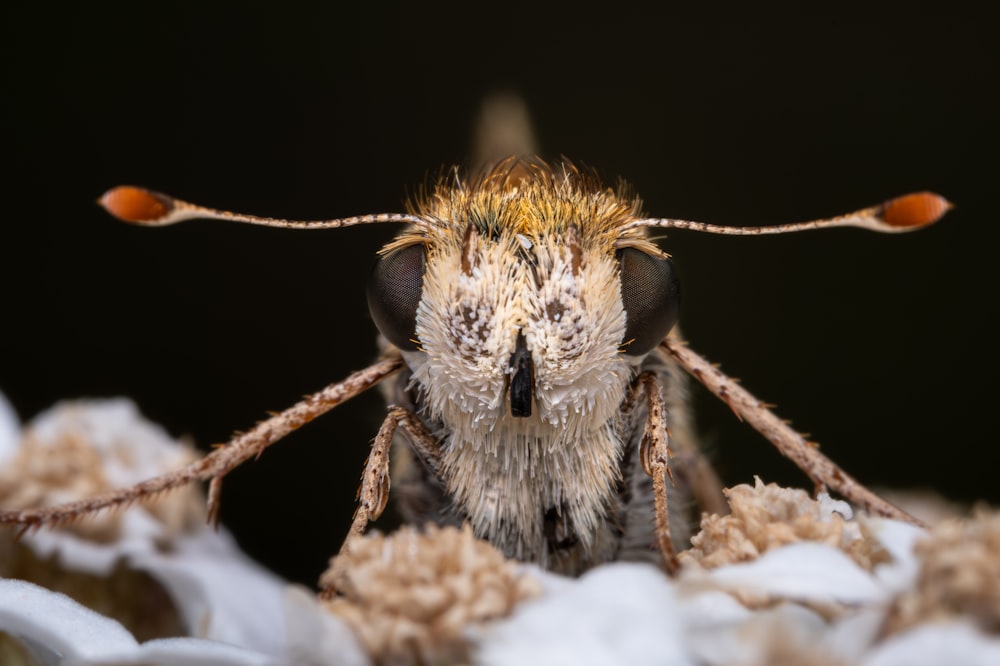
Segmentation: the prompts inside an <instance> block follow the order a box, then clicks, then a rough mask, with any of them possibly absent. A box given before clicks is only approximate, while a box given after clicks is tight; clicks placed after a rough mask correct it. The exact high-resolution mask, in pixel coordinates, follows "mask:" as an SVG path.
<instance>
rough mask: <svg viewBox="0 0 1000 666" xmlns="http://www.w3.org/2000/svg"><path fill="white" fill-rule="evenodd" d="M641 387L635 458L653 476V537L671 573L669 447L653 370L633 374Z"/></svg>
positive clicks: (673, 555) (673, 560) (673, 559)
mask: <svg viewBox="0 0 1000 666" xmlns="http://www.w3.org/2000/svg"><path fill="white" fill-rule="evenodd" d="M639 389H641V390H642V392H643V394H644V395H645V396H646V403H647V409H648V412H647V416H646V425H645V429H644V432H643V435H642V442H641V443H640V444H639V458H640V460H641V461H642V468H643V470H644V471H645V472H646V474H648V475H649V476H650V477H651V478H652V479H653V501H654V504H655V508H656V539H657V542H658V543H659V545H660V551H661V552H662V553H663V562H664V565H665V566H666V569H667V573H670V574H674V573H676V572H677V570H678V569H679V568H680V564H679V563H678V561H677V553H676V552H675V551H674V544H673V542H672V541H671V540H670V515H669V513H668V507H667V477H668V476H669V477H670V479H671V482H672V481H673V473H672V472H671V471H670V449H669V442H668V433H667V426H666V423H665V412H666V410H665V408H664V406H663V394H662V392H661V390H660V383H659V381H658V380H657V378H656V373H653V372H643V373H642V374H640V375H639V376H638V377H636V382H635V390H639Z"/></svg>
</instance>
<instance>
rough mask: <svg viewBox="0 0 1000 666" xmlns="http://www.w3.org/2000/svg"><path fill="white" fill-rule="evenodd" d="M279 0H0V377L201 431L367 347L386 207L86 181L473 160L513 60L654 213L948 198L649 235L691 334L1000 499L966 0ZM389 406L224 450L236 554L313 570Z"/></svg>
mask: <svg viewBox="0 0 1000 666" xmlns="http://www.w3.org/2000/svg"><path fill="white" fill-rule="evenodd" d="M371 4H373V5H374V4H375V3H371ZM267 7H268V8H267V9H261V8H256V7H254V6H252V5H247V4H242V5H236V6H232V7H228V8H224V7H223V6H222V5H212V6H211V7H208V8H206V7H198V8H195V7H194V6H193V5H192V6H190V7H187V8H184V7H183V6H177V5H170V6H160V7H153V6H152V5H149V6H147V5H142V6H140V5H139V4H138V3H136V4H135V5H133V6H132V7H130V8H128V9H117V10H112V9H108V8H99V7H96V6H94V3H88V4H87V5H82V4H81V5H80V6H76V7H75V8H59V9H56V8H54V7H52V6H49V5H42V4H41V3H36V5H35V7H34V8H31V9H27V8H23V7H12V6H11V5H10V4H8V5H6V6H5V7H4V9H3V10H2V11H3V13H4V20H3V27H2V28H0V30H2V41H3V44H2V46H0V48H2V56H3V66H4V68H5V71H4V76H3V111H2V112H3V114H4V124H3V128H4V133H5V135H6V140H5V141H4V143H5V144H6V148H5V149H4V150H3V155H4V158H5V159H4V163H5V166H6V172H7V175H6V176H5V177H4V179H3V181H2V182H3V183H4V192H3V197H4V199H3V200H4V202H5V205H4V208H3V213H2V215H3V221H2V226H0V253H2V262H0V280H2V283H3V285H4V288H3V300H2V302H0V308H2V312H3V315H2V318H0V340H2V342H3V348H2V356H0V389H2V390H3V391H4V392H5V393H6V395H7V396H8V397H9V399H10V400H11V401H12V402H13V404H14V405H15V407H16V408H17V410H18V411H19V413H20V414H21V416H22V418H25V419H27V418H30V416H32V415H33V414H35V413H36V412H38V411H40V410H41V409H44V408H46V407H48V406H49V405H51V404H52V403H54V402H55V401H57V400H59V399H63V398H72V397H82V396H88V397H97V396H114V395H126V396H130V397H132V398H133V399H135V400H136V401H137V402H138V404H139V405H140V407H141V409H142V410H143V412H144V413H145V414H146V415H147V416H148V417H149V418H151V419H152V420H154V421H156V422H159V423H162V424H164V425H165V426H166V427H167V428H168V429H169V431H170V432H171V433H173V434H175V435H182V434H186V435H190V436H191V437H193V438H194V439H195V440H196V441H197V442H198V443H199V445H201V446H208V445H210V444H212V443H218V442H224V441H226V440H227V439H228V437H229V435H230V433H231V432H233V431H234V430H239V429H246V428H247V427H249V426H250V425H252V424H253V423H254V422H256V421H257V420H258V419H260V418H262V417H263V416H264V415H265V414H266V412H267V411H268V410H276V409H280V408H282V407H285V406H288V405H290V404H292V403H293V402H294V401H295V400H297V399H298V398H299V397H300V396H301V395H303V394H305V393H308V392H311V391H314V390H317V389H319V388H321V387H322V386H324V385H325V384H327V383H329V382H332V381H334V380H337V379H339V378H342V377H344V376H345V375H347V374H348V373H349V372H350V371H352V370H355V369H358V368H360V367H363V366H364V365H366V363H367V362H368V361H369V360H370V359H371V358H372V357H373V355H374V352H375V348H374V328H373V326H372V324H371V322H370V319H369V317H368V314H367V309H366V306H365V303H364V284H365V279H366V277H367V272H368V270H369V267H370V264H371V261H372V256H373V254H374V252H375V251H376V250H377V249H378V248H379V247H380V245H381V243H383V242H384V241H386V240H387V239H388V238H390V237H391V235H392V233H393V231H394V230H393V228H391V227H389V226H385V225H382V226H374V227H366V228H356V229H347V230H340V231H329V232H293V231H282V230H272V229H257V228H248V227H241V226H233V225H226V224H223V223H217V222H215V223H213V222H207V223H190V224H187V225H181V226H178V227H171V228H167V229H159V230H149V229H140V228H132V227H129V226H127V225H124V224H121V223H118V222H115V221H114V220H112V219H111V218H110V217H108V216H107V215H105V214H104V213H103V212H102V211H101V210H99V209H98V208H97V207H96V206H95V205H94V200H95V199H96V198H97V197H98V196H99V195H100V194H101V192H103V191H104V190H105V189H107V188H108V187H110V186H112V185H115V184H118V183H136V184H142V185H146V186H149V187H153V188H155V189H159V190H162V191H166V192H170V193H172V194H175V195H177V196H180V197H182V198H185V199H187V200H190V201H195V202H198V203H203V204H205V205H210V206H216V207H222V208H228V209H236V210H241V211H246V212H252V213H257V214H261V215H274V216H285V217H292V218H327V217H338V216H346V215H354V214H360V213H374V212H395V211H399V210H401V201H402V199H403V197H404V195H405V194H406V192H407V191H408V189H409V190H411V191H412V189H413V187H415V186H416V185H419V184H420V183H422V182H423V181H424V179H425V174H426V173H428V172H436V171H437V170H438V168H439V167H441V166H442V165H446V164H451V163H454V162H456V161H461V160H462V159H464V157H465V156H466V154H467V151H468V148H469V138H470V137H469V135H470V130H471V123H472V120H473V117H474V115H475V112H476V109H477V106H478V104H479V102H480V101H481V99H482V98H483V96H484V95H485V94H487V93H488V92H490V91H492V90H495V89H497V88H513V89H516V90H518V91H519V92H521V93H522V94H523V95H524V96H525V97H526V99H527V101H528V102H529V104H530V106H531V108H532V111H533V115H534V119H535V122H536V126H537V130H538V134H539V137H540V141H541V145H542V148H543V152H544V153H545V154H546V155H548V156H550V157H551V156H558V155H559V154H565V155H567V156H570V157H572V158H574V159H575V160H579V161H581V162H583V163H586V164H590V165H593V166H595V167H597V168H598V169H599V170H600V171H601V172H602V173H603V174H605V175H606V176H607V177H608V178H609V179H613V178H615V177H617V176H619V175H620V176H623V177H625V178H626V179H628V180H629V181H631V182H632V183H633V184H634V185H635V186H636V188H637V189H638V191H639V192H640V193H641V194H642V195H643V196H644V198H645V201H646V204H647V209H648V211H649V212H650V213H651V214H653V215H659V216H670V217H680V218H687V219H696V220H704V221H711V222H716V223H721V224H741V225H742V224H747V225H753V224H768V223H777V222H789V221H797V220H802V219H811V218H814V217H820V216H826V215H832V214H837V213H842V212H846V211H849V210H853V209H856V208H860V207H863V206H867V205H871V204H875V203H878V202H880V201H881V200H883V199H885V198H888V197H890V196H894V195H897V194H901V193H904V192H908V191H913V190H921V189H933V190H936V191H939V192H941V193H942V194H944V195H946V196H947V197H948V198H950V199H951V200H953V201H954V202H955V203H956V205H957V207H956V209H955V210H954V211H952V212H951V213H950V214H949V215H948V217H947V218H946V219H945V220H944V221H943V222H942V223H941V224H939V225H936V226H934V227H932V228H929V229H926V230H923V231H920V232H919V233H914V234H904V235H892V236H888V235H886V236H883V235H877V234H872V233H868V232H864V231H858V230H831V231H827V232H820V233H812V234H798V235H792V236H782V237H767V238H726V237H717V236H701V235H695V234H684V233H682V232H674V233H671V234H670V238H669V239H668V240H667V241H666V247H667V248H668V250H669V251H670V252H671V253H672V254H673V255H674V257H675V262H676V264H677V265H678V270H679V271H680V273H681V279H682V284H683V289H684V304H683V309H682V315H681V316H682V325H683V328H684V331H685V333H686V336H687V337H688V339H689V340H690V342H691V345H692V347H693V348H695V349H696V350H698V351H700V352H701V353H702V354H704V355H706V356H708V357H709V358H711V359H712V360H714V361H717V362H719V363H721V365H722V368H723V369H724V370H726V371H727V372H729V373H730V374H732V375H735V376H737V377H739V378H741V379H742V381H743V383H744V385H745V386H746V387H748V388H750V389H751V390H752V391H753V392H755V393H756V394H757V395H758V396H759V397H761V398H762V399H765V400H767V401H769V402H773V403H776V404H777V405H778V412H779V414H781V415H782V416H784V417H786V418H790V419H792V420H793V421H794V424H795V425H796V426H797V427H799V428H800V429H802V430H806V431H808V432H809V433H811V435H812V437H813V438H814V439H816V440H818V441H819V442H820V443H821V444H822V445H823V447H824V451H825V452H826V453H828V454H829V455H830V456H831V457H832V458H833V459H834V460H836V461H838V462H839V463H840V464H841V465H843V466H844V467H845V468H846V469H847V470H849V471H851V472H852V473H854V474H855V475H856V476H858V477H859V478H860V479H861V480H863V481H865V482H868V483H871V484H875V485H879V486H881V485H890V486H896V487H934V488H937V489H939V490H940V491H941V492H943V493H944V494H945V495H947V496H949V497H953V498H955V499H961V500H974V499H977V498H982V499H986V500H989V501H991V502H994V503H995V502H1000V490H998V486H997V483H996V481H995V475H996V473H997V463H998V460H1000V456H998V454H997V449H996V446H995V440H996V438H995V437H994V434H993V433H994V431H995V425H994V414H995V412H994V405H995V402H996V391H995V389H994V387H993V381H994V378H995V377H996V376H997V362H996V355H995V353H994V349H993V340H994V335H993V334H992V327H993V321H994V320H995V319H996V316H997V309H998V308H997V304H996V286H997V280H996V278H995V272H994V271H995V269H994V265H995V263H996V260H995V253H994V249H993V241H994V239H995V237H996V234H995V233H994V231H993V227H994V226H995V217H996V214H995V204H994V203H991V199H992V197H993V194H994V191H995V189H996V184H997V168H996V157H997V154H998V153H997V148H998V147H1000V146H998V141H997V138H998V133H997V127H996V122H997V109H996V105H995V100H994V95H995V93H994V90H995V88H996V85H997V62H998V60H997V40H996V37H995V34H994V30H993V28H992V27H991V24H990V22H988V21H986V20H985V19H984V17H977V16H961V15H958V14H957V13H955V14H940V13H930V12H924V11H921V10H919V9H917V8H916V7H915V6H908V7H909V9H907V10H905V11H901V12H898V13H893V14H891V15H888V16H886V17H884V18H883V17H879V16H875V15H873V14H872V13H871V12H870V11H866V12H864V13H859V14H851V13H849V12H847V11H846V10H845V12H844V13H843V14H841V15H838V16H824V17H818V16H799V15H790V14H780V15H777V16H774V17H771V16H769V17H762V16H753V17H738V16H732V15H727V14H724V13H723V12H722V11H720V12H719V13H718V15H715V16H702V17H691V16H688V15H685V14H683V13H671V12H663V11H661V12H659V13H649V12H645V11H642V10H639V9H635V8H631V7H630V6H628V5H626V4H623V3H608V4H606V5H600V6H594V7H587V6H585V5H578V4H574V5H571V6H567V7H563V8H562V9H555V8H547V7H548V6H546V7H543V6H541V3H538V5H537V6H536V5H519V4H517V3H509V4H502V5H493V6H490V8H489V10H488V11H489V14H484V15H471V14H468V12H470V11H471V10H470V9H468V8H466V6H465V5H456V6H454V7H451V8H449V9H445V8H441V7H437V6H428V5H425V4H424V3H419V4H418V3H413V4H412V5H407V6H402V7H397V6H395V5H392V4H386V3H378V6H373V7H371V8H361V7H359V6H352V7H350V8H346V9H334V8H327V9H322V10H319V9H313V8H310V9H300V10H295V9H288V8H285V9H280V10H279V9H278V8H277V7H278V5H277V4H276V3H275V4H273V5H270V4H269V5H268V6H267ZM479 11H484V10H479ZM696 404H697V406H698V409H699V419H700V425H701V428H702V430H703V431H704V433H705V435H706V438H707V439H708V440H709V442H710V444H711V446H712V448H713V450H715V451H716V454H717V456H718V458H719V464H720V468H721V469H722V472H723V474H724V475H725V478H726V479H727V480H728V481H729V482H730V483H735V482H742V481H749V480H751V479H752V476H753V475H754V474H759V475H761V476H763V477H764V479H765V480H777V481H783V482H786V483H794V484H803V483H805V479H804V477H803V476H802V475H801V474H799V473H798V472H797V471H796V470H794V468H792V466H791V464H790V463H787V462H786V461H784V460H783V459H782V458H780V456H779V455H778V454H777V453H776V452H775V451H774V449H773V448H771V447H770V445H768V444H767V442H766V441H764V440H763V439H762V438H761V437H759V436H758V435H756V434H755V433H753V432H752V431H751V430H750V429H749V428H748V427H747V426H745V425H743V424H740V423H739V422H737V420H736V419H735V418H734V417H733V416H732V415H731V414H730V413H728V411H727V410H726V408H725V407H723V406H721V405H720V404H718V403H717V402H716V401H715V400H714V399H713V398H711V397H709V396H708V395H707V394H705V393H703V392H702V393H699V394H698V395H697V396H696ZM381 414H382V406H381V403H380V401H379V399H378V397H377V396H375V395H370V396H365V397H362V398H361V399H358V400H357V401H355V402H353V403H351V404H349V405H347V406H344V407H342V408H340V409H338V410H336V412H335V413H333V414H331V415H329V416H327V417H324V418H323V419H321V420H319V421H317V422H314V423H313V424H310V425H309V426H308V427H307V428H305V429H304V430H302V431H301V432H299V433H297V434H295V435H294V436H292V437H289V438H288V440H287V441H286V442H283V443H282V444H280V445H278V446H276V447H273V448H272V449H270V450H269V451H268V452H267V453H266V454H265V455H264V457H263V458H262V459H261V460H260V461H259V462H256V463H250V464H247V465H245V466H244V467H243V468H241V469H240V470H238V471H236V472H234V473H233V474H231V475H230V477H229V478H228V479H227V483H226V484H225V490H224V501H223V517H224V522H225V523H226V524H227V525H228V526H229V527H230V528H231V529H232V530H233V531H234V532H235V533H236V535H237V537H238V539H239V540H240V542H241V543H242V544H243V545H244V546H245V548H246V549H247V550H248V551H249V552H250V553H251V554H253V555H254V556H255V557H257V558H259V559H260V560H261V561H263V562H264V563H266V564H267V565H269V566H271V567H273V568H274V569H276V570H277V571H279V572H280V573H282V574H283V575H285V576H288V577H290V578H293V579H296V580H300V581H303V582H306V583H310V584H311V583H313V582H314V581H315V580H316V578H317V576H318V575H319V573H320V572H321V571H322V569H323V568H324V566H325V563H326V559H327V558H328V557H329V556H330V555H331V554H333V553H334V552H335V551H336V549H337V547H338V545H339V544H340V542H341V540H342V538H343V536H344V534H345V533H346V529H347V524H348V521H349V518H350V514H351V511H352V510H353V499H354V492H355V489H356V487H357V480H358V478H359V475H360V473H361V469H362V464H363V459H364V456H365V452H366V447H367V443H368V441H369V440H370V438H371V437H372V436H373V435H374V433H375V430H376V428H377V425H378V423H379V421H380V419H381ZM391 524H392V523H391V521H389V522H383V523H382V525H383V527H384V526H389V525H391Z"/></svg>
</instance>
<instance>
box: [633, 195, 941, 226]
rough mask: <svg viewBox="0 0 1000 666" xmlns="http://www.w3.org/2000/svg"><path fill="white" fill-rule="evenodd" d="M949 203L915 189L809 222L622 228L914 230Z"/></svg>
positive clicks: (649, 222)
mask: <svg viewBox="0 0 1000 666" xmlns="http://www.w3.org/2000/svg"><path fill="white" fill-rule="evenodd" d="M951 207H952V205H951V202H950V201H948V200H947V199H945V198H944V197H942V196H941V195H939V194H934V193H933V192H917V193H914V194H904V195H903V196H901V197H896V198H895V199H889V200H888V201H886V202H885V203H882V204H880V205H878V206H872V207H870V208H862V209H861V210H858V211H855V212H853V213H848V214H847V215H838V216H837V217H830V218H826V219H822V220H810V221H809V222H794V223H791V224H776V225H773V226H767V227H726V226H722V225H718V224H706V223H705V222H692V221H690V220H672V219H669V218H648V219H644V220H635V221H634V222H629V223H628V224H626V225H624V227H623V228H624V229H632V228H634V227H664V228H668V229H687V230H690V231H703V232H705V233H709V234H727V235H730V236H758V235H763V234H787V233H791V232H793V231H810V230H812V229H829V228H831V227H859V228H862V229H870V230H872V231H881V232H883V233H898V232H901V231H913V230H915V229H919V228H921V227H925V226H927V225H928V224H933V223H934V222H937V221H938V220H939V219H941V216H943V215H944V214H945V213H947V212H948V211H949V210H950V209H951Z"/></svg>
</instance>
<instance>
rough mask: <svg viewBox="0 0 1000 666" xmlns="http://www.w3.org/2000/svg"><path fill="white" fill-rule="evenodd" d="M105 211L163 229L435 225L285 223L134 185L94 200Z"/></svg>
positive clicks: (364, 219)
mask: <svg viewBox="0 0 1000 666" xmlns="http://www.w3.org/2000/svg"><path fill="white" fill-rule="evenodd" d="M97 203H99V204H100V205H101V206H103V207H104V209H105V210H106V211H108V212H109V213H111V214H112V215H114V216H115V217H117V218H118V219H120V220H124V221H125V222H131V223H133V224H141V225H143V226H147V227H162V226H166V225H168V224H176V223H177V222H183V221H184V220H194V219H204V220H227V221H229V222H243V223H246V224H256V225H260V226H263V227H280V228H283V229H339V228H341V227H353V226H357V225H360V224H377V223H380V222H396V223H403V224H416V225H420V226H424V227H427V226H436V225H434V223H433V222H432V221H431V220H428V219H426V218H423V217H419V216H417V215H408V214H406V213H377V214H374V215H357V216H355V217H342V218H339V219H335V220H313V221H300V220H285V219H281V218H275V217H259V216H257V215H245V214H243V213H232V212H230V211H227V210H216V209H215V208H206V207H205V206H198V205H197V204H192V203H188V202H187V201H181V200H180V199H177V198H174V197H172V196H170V195H168V194H162V193H160V192H153V191H152V190H147V189H145V188H143V187H135V186H134V185H119V186H118V187H115V188H112V189H110V190H108V191H107V192H105V193H104V194H103V195H102V196H101V198H100V199H98V200H97Z"/></svg>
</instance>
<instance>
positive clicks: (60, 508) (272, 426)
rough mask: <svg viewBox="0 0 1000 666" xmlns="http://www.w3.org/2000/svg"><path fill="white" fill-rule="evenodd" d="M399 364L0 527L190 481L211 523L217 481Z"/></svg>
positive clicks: (367, 372)
mask: <svg viewBox="0 0 1000 666" xmlns="http://www.w3.org/2000/svg"><path fill="white" fill-rule="evenodd" d="M402 365H403V361H402V359H400V358H399V357H398V356H395V357H391V358H386V359H383V360H381V361H379V362H377V363H375V364H374V365H371V366H369V367H368V368H365V369H364V370H359V371H358V372H355V373H354V374H352V375H351V376H349V377H348V378H347V379H345V380H343V381H341V382H337V383H336V384H331V385H330V386H327V387H326V388H325V389H323V390H322V391H319V392H317V393H314V394H312V395H310V396H307V397H306V398H305V399H303V400H301V401H299V402H297V403H296V404H294V405H293V406H291V407H289V408H288V409H286V410H285V411H283V412H280V413H278V414H275V415H274V416H272V417H270V418H268V419H266V420H264V421H261V422H260V423H258V424H257V425H256V426H254V427H253V428H252V429H250V430H249V431H247V432H245V433H242V434H240V435H237V436H236V437H234V438H233V440H232V441H231V442H230V443H229V444H227V445H225V446H222V447H219V448H217V449H215V450H214V451H212V452H211V453H209V454H208V455H206V456H204V457H203V458H201V459H199V460H196V461H194V462H193V463H191V464H190V465H188V466H186V467H183V468H181V469H179V470H176V471H174V472H170V473H168V474H163V475H160V476H157V477H153V478H152V479H147V480H146V481H143V482H141V483H137V484H136V485H134V486H130V487H128V488H120V489H118V490H113V491H110V492H108V493H104V494H102V495H97V496H95V497H90V498H87V499H83V500H78V501H75V502H67V503H65V504H59V505H56V506H51V507H43V508H39V509H22V510H13V511H0V524H8V525H23V526H24V528H25V529H31V528H34V527H40V526H43V525H49V526H54V525H57V524H59V523H62V522H66V521H71V520H74V519H76V518H80V517H82V516H85V515H86V514H89V513H95V512H97V511H100V510H101V509H106V508H111V507H116V506H123V505H127V504H131V503H132V502H135V501H137V500H141V499H145V498H148V497H151V496H153V495H157V494H159V493H162V492H166V491H168V490H171V489H173V488H177V487H179V486H182V485H184V484H186V483H191V482H193V481H211V486H210V488H209V505H208V513H209V518H210V519H212V520H214V519H216V518H217V517H218V511H219V492H220V490H221V482H222V477H224V476H225V475H226V474H227V473H228V472H230V471H231V470H232V469H234V468H235V467H237V466H239V465H240V464H241V463H243V462H245V461H246V460H248V459H250V458H253V457H256V456H260V455H261V453H263V452H264V449H266V448H267V447H269V446H270V445H272V444H274V443H275V442H277V441H278V440H280V439H281V438H282V437H284V436H285V435H288V434H289V433H290V432H292V431H294V430H296V429H297V428H299V427H301V426H303V425H305V424H306V423H308V422H309V421H312V420H313V419H314V418H316V417H318V416H320V415H322V414H325V413H326V412H328V411H330V410H331V409H333V408H334V407H336V406H337V405H339V404H341V403H343V402H345V401H346V400H349V399H350V398H353V397H354V396H356V395H358V394H360V393H363V392H364V391H366V390H368V389H369V388H371V387H372V386H374V385H375V384H377V383H378V382H380V381H382V380H383V379H385V378H386V377H387V376H389V375H391V374H392V373H394V372H396V371H397V370H399V368H400V367H402Z"/></svg>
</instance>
